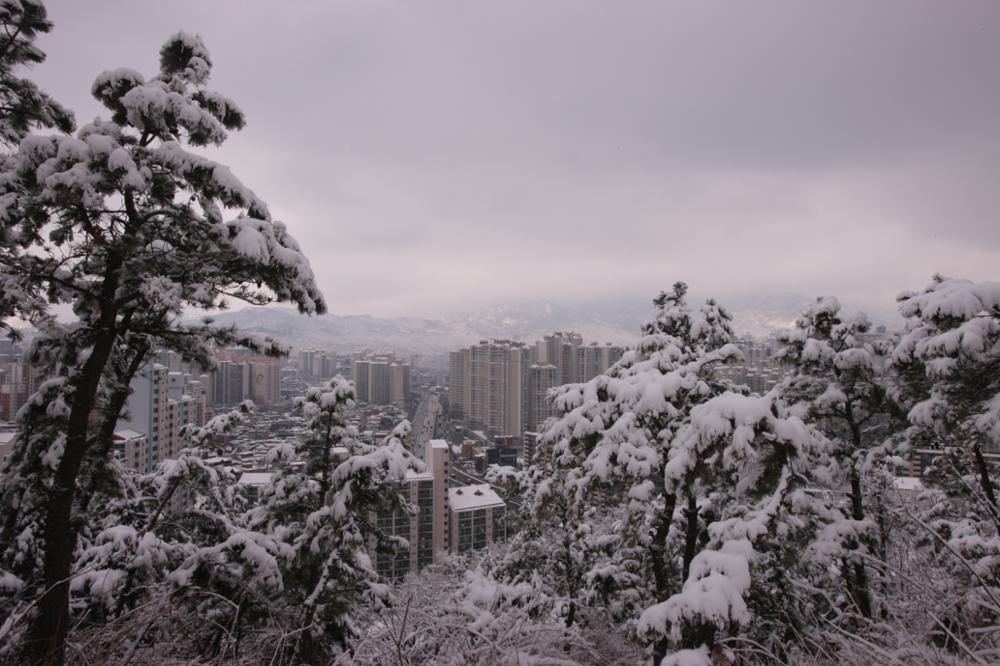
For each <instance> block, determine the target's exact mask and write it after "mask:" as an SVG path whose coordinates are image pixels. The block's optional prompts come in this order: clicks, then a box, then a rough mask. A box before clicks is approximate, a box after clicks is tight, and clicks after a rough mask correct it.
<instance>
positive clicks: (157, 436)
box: [117, 363, 207, 472]
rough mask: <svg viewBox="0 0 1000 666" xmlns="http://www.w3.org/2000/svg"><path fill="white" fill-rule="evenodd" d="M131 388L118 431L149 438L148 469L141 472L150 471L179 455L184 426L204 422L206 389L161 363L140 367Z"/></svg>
mask: <svg viewBox="0 0 1000 666" xmlns="http://www.w3.org/2000/svg"><path fill="white" fill-rule="evenodd" d="M131 388H132V395H130V396H129V399H128V403H127V406H126V418H122V419H119V421H118V428H117V430H120V431H124V430H130V431H133V432H134V433H138V434H140V435H143V436H145V437H146V447H147V449H146V456H145V469H141V470H138V471H143V472H149V471H152V470H153V468H154V467H156V465H157V464H158V463H159V462H160V461H162V460H166V459H167V458H173V457H175V456H176V455H177V453H178V451H179V450H180V445H181V442H180V437H179V434H178V433H179V431H180V429H181V427H182V426H184V425H187V424H194V425H204V423H205V420H206V417H207V407H206V405H205V396H206V391H205V387H204V386H203V385H202V383H201V382H199V381H197V380H193V379H191V378H190V376H188V375H184V374H182V373H179V372H175V373H171V372H170V371H169V369H168V368H167V367H166V366H164V365H160V364H158V363H153V364H150V365H147V366H146V367H145V368H143V369H142V370H140V371H139V373H138V375H136V377H135V378H134V379H133V380H132V384H131ZM133 458H134V456H133Z"/></svg>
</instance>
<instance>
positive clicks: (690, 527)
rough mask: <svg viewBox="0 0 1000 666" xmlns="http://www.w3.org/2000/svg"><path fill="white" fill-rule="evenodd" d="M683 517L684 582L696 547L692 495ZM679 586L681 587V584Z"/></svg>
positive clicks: (696, 521)
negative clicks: (684, 522) (684, 525)
mask: <svg viewBox="0 0 1000 666" xmlns="http://www.w3.org/2000/svg"><path fill="white" fill-rule="evenodd" d="M684 517H685V518H686V519H687V534H686V535H685V538H684V581H686V580H687V578H688V573H689V572H690V571H691V561H692V560H694V556H695V552H696V550H697V547H698V500H697V499H696V498H695V496H694V493H691V494H689V495H688V505H687V508H686V509H685V510H684ZM681 584H682V585H683V582H682V583H681Z"/></svg>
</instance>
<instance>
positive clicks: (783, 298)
mask: <svg viewBox="0 0 1000 666" xmlns="http://www.w3.org/2000/svg"><path fill="white" fill-rule="evenodd" d="M699 300H700V299H695V298H692V303H697V302H698V301H699ZM809 302H810V299H808V298H806V297H804V296H799V295H795V294H786V295H770V296H766V297H752V298H743V299H733V302H732V303H731V304H730V303H724V305H727V306H728V307H729V308H730V310H731V312H732V313H733V318H734V328H735V330H736V332H737V333H738V334H740V335H752V336H754V337H763V336H766V335H768V334H769V333H771V332H773V331H775V330H778V329H782V328H788V327H790V326H792V325H794V322H795V319H796V318H797V317H798V314H799V313H800V312H801V310H802V309H803V308H804V307H805V306H806V305H808V304H809ZM847 309H848V310H849V311H850V308H847ZM652 312H653V307H652V303H651V302H644V301H634V302H626V301H607V302H597V303H589V304H585V305H574V306H567V305H558V304H555V303H551V302H548V301H537V302H526V303H516V304H503V305H496V306H493V307H490V308H485V309H483V310H480V311H477V312H470V313H465V314H459V315H453V316H450V317H447V318H440V319H432V318H424V317H384V318H383V317H373V316H371V315H337V314H327V315H321V316H318V317H307V316H303V315H300V314H298V312H296V311H295V310H293V309H291V308H284V307H268V308H262V307H249V308H244V309H242V310H235V311H231V312H224V313H220V314H217V315H215V316H214V319H215V321H216V322H218V323H220V324H230V323H232V324H236V325H237V326H239V327H240V328H242V329H244V330H246V331H248V332H253V333H257V334H262V335H269V336H272V337H274V338H277V339H279V340H281V341H283V342H285V343H287V344H290V345H292V346H294V347H297V348H312V347H317V348H326V349H332V350H335V351H339V352H350V351H357V350H361V349H365V348H379V349H391V350H394V351H398V352H401V353H408V354H428V355H436V354H443V353H446V352H449V351H453V350H456V349H459V348H461V347H463V346H466V345H469V344H471V343H474V342H477V341H479V340H484V339H487V338H506V339H512V340H520V341H524V342H529V343H530V342H534V341H536V340H539V339H541V338H542V337H543V336H545V335H548V334H550V333H552V332H554V331H575V332H577V333H579V334H580V335H582V336H583V339H584V341H585V342H587V343H590V342H598V343H604V342H610V343H614V344H627V343H629V342H631V341H633V340H635V339H636V338H637V337H638V335H639V327H640V325H641V324H642V322H643V321H645V320H646V319H648V318H649V317H650V316H651V315H652ZM873 319H874V321H875V322H876V323H885V322H887V321H888V316H887V315H886V313H881V314H880V315H878V316H873Z"/></svg>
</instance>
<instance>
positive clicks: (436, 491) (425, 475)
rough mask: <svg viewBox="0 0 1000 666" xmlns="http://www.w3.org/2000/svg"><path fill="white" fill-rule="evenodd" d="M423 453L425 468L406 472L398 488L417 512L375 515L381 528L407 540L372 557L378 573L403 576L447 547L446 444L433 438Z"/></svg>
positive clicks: (433, 559)
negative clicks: (395, 549) (393, 550)
mask: <svg viewBox="0 0 1000 666" xmlns="http://www.w3.org/2000/svg"><path fill="white" fill-rule="evenodd" d="M422 455H423V460H424V463H425V465H426V469H425V470H424V471H423V472H412V471H411V472H409V473H408V474H407V475H406V481H404V482H403V484H402V487H401V491H402V494H403V496H404V497H406V499H407V500H408V501H409V502H410V503H411V504H414V505H416V506H417V513H416V514H415V515H414V514H411V513H409V512H406V511H397V512H387V513H382V514H379V515H378V516H377V521H378V526H379V528H380V529H381V530H383V531H385V532H387V533H390V534H393V535H395V536H399V537H402V538H404V539H406V540H407V542H408V543H409V548H408V549H402V550H400V551H398V552H396V553H394V554H393V553H380V554H379V555H378V556H377V557H376V558H375V566H376V570H377V571H378V573H379V575H382V576H386V577H388V578H402V577H403V576H405V575H406V574H408V573H410V572H416V571H418V570H419V569H421V568H423V567H425V566H427V565H429V564H433V563H434V562H436V561H437V560H438V559H439V558H440V557H441V556H442V555H443V554H444V553H445V552H446V551H447V549H448V541H447V539H448V531H447V521H448V506H447V497H448V495H447V492H448V491H447V485H448V444H447V442H445V441H444V440H441V439H433V440H431V441H429V442H428V443H427V445H426V447H425V448H424V451H423V454H422ZM372 545H374V544H372Z"/></svg>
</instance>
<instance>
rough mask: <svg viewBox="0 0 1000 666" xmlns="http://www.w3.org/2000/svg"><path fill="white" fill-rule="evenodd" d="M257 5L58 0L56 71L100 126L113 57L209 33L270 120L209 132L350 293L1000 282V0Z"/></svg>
mask: <svg viewBox="0 0 1000 666" xmlns="http://www.w3.org/2000/svg"><path fill="white" fill-rule="evenodd" d="M235 8H236V6H235V5H233V4H231V3H225V2H219V3H204V4H193V3H191V4H174V3H171V4H170V6H161V5H155V4H146V3H125V2H108V3H101V4H99V5H93V4H90V3H88V4H86V5H84V4H80V3H70V2H64V1H63V2H53V3H50V6H49V14H50V17H51V18H52V20H53V21H54V22H55V24H56V28H55V30H54V31H53V32H52V33H51V34H49V35H44V36H43V37H42V38H41V39H40V40H39V43H40V45H41V47H42V48H43V49H44V50H45V51H46V52H47V53H48V60H47V61H46V62H45V63H43V64H42V65H40V66H38V67H36V68H34V70H33V71H32V75H33V76H34V77H35V78H36V79H37V81H38V82H39V84H40V85H41V86H42V88H43V89H45V90H48V91H49V92H51V93H52V94H53V95H54V96H56V97H57V98H58V99H61V100H62V101H63V102H64V103H65V104H66V105H67V106H69V107H70V108H73V109H75V111H76V113H77V117H78V119H79V120H80V121H81V122H88V121H89V120H91V119H92V118H93V117H94V116H96V115H99V114H100V115H105V114H104V112H103V110H102V109H100V107H99V105H98V104H97V103H96V102H95V101H94V100H93V99H92V98H91V97H90V95H89V83H88V82H90V81H92V80H93V79H94V77H95V76H96V75H97V74H98V73H99V72H100V71H102V70H105V69H111V68H116V67H131V68H134V69H136V70H138V71H140V72H144V73H146V72H149V71H152V70H153V67H154V65H155V58H156V53H155V49H151V48H150V46H149V45H150V44H157V43H159V42H161V41H162V40H163V39H164V38H165V37H166V36H167V35H168V34H170V33H172V32H173V31H175V30H177V29H187V30H191V31H196V32H198V33H199V34H201V35H202V37H203V38H204V40H205V42H206V43H207V45H208V47H209V48H210V49H211V52H212V54H213V58H214V60H216V61H217V66H216V68H215V71H214V73H213V85H214V86H216V87H218V88H219V89H220V90H221V91H223V92H225V93H227V94H230V95H232V96H233V97H234V98H235V99H237V100H239V103H240V106H241V107H242V108H243V109H244V111H245V112H246V114H247V121H248V124H247V128H246V130H245V131H243V132H237V133H234V134H233V136H232V138H231V139H230V141H229V142H228V143H227V144H226V146H225V147H224V148H222V149H212V150H209V151H206V152H207V153H208V154H210V155H211V156H212V157H213V158H216V159H219V160H221V161H222V162H224V163H227V164H231V165H233V167H234V169H235V171H236V172H237V175H239V176H240V177H242V178H243V179H244V181H245V182H246V183H247V184H248V185H249V186H250V187H252V188H254V189H255V191H257V192H258V193H259V194H260V195H261V196H263V197H264V198H265V199H266V200H268V201H271V202H273V203H274V205H275V207H274V210H273V212H274V214H275V216H276V217H278V218H279V219H282V220H284V221H285V222H287V223H288V224H289V226H290V228H292V229H294V231H295V235H296V237H297V238H298V239H299V241H300V242H301V243H302V246H303V247H305V248H308V250H309V251H308V256H309V259H310V261H311V263H312V265H313V267H314V270H315V271H316V274H317V279H318V282H319V284H320V286H321V287H322V288H323V290H324V292H325V294H326V296H327V299H328V301H329V303H330V305H331V310H332V311H334V312H341V313H367V314H372V315H374V316H402V315H406V316H436V315H438V314H440V313H442V312H444V311H446V310H449V309H452V310H454V309H469V308H470V307H474V304H476V303H481V302H504V301H512V302H518V301H523V300H527V299H530V298H532V297H533V296H534V295H536V294H538V293H539V285H542V284H544V285H545V287H546V289H545V291H544V293H545V296H546V297H547V298H551V299H552V300H554V301H566V302H570V301H579V300H582V299H585V298H590V297H594V298H599V299H616V298H622V297H626V296H639V297H642V298H643V299H647V298H651V297H652V296H654V295H655V294H656V293H657V292H658V291H659V290H660V289H665V288H668V287H669V285H670V284H672V283H673V282H674V281H676V280H685V281H687V282H688V283H689V284H691V285H692V289H693V290H694V291H696V292H699V293H708V294H711V295H714V296H716V297H718V298H720V299H722V300H725V299H727V298H730V297H731V296H732V295H733V293H734V291H736V290H737V289H738V290H741V291H743V292H750V293H753V292H758V293H765V294H766V293H774V292H776V291H784V290H785V285H787V284H789V283H794V284H795V285H796V288H797V290H799V291H801V293H803V294H804V295H806V296H810V297H811V296H815V295H820V294H832V295H835V296H837V297H838V298H840V299H841V300H842V301H844V302H851V303H857V306H858V307H863V308H866V309H871V308H873V307H875V306H881V305H883V304H890V305H891V303H892V299H893V297H894V296H895V295H896V294H897V293H898V292H900V291H903V290H915V289H921V288H923V287H924V286H925V285H926V284H927V283H928V282H929V281H930V278H931V273H933V272H935V271H939V272H942V273H944V274H948V275H954V276H959V277H968V278H971V279H990V278H993V277H994V275H993V274H992V272H993V271H994V266H996V264H997V260H998V259H1000V236H998V233H997V232H996V230H995V229H996V225H995V223H994V219H995V213H994V211H995V210H996V208H997V204H998V201H997V198H996V197H997V194H996V189H995V188H994V187H992V183H991V174H994V173H996V172H997V170H998V168H1000V164H998V162H997V160H998V159H1000V158H998V157H997V156H998V155H1000V151H998V150H997V148H998V141H1000V139H998V137H1000V113H998V110H1000V90H998V89H997V87H996V86H995V85H993V84H992V82H993V78H994V74H993V63H995V62H996V61H997V60H998V58H1000V20H998V19H1000V6H998V5H996V4H995V3H963V5H962V11H952V8H951V7H949V6H946V5H942V4H937V3H924V2H919V3H917V2H906V3H902V4H897V3H880V4H879V5H870V4H868V3H857V4H855V5H853V6H852V7H849V8H845V5H843V4H842V3H838V4H837V6H826V7H808V8H806V7H803V6H800V5H797V4H795V3H774V4H769V5H767V6H761V5H753V6H751V5H747V6H745V7H731V6H726V7H722V6H715V5H711V4H703V5H691V6H687V7H685V8H683V9H682V8H678V7H677V6H674V5H669V4H661V3H649V4H634V5H633V7H632V8H631V11H630V12H628V13H624V12H612V11H610V9H605V8H603V7H602V6H600V5H597V4H591V3H572V5H569V4H562V3H549V4H547V5H545V6H544V7H535V6H533V7H532V8H531V12H529V13H528V14H525V11H524V10H525V9H527V7H526V6H518V5H517V3H512V4H508V3H504V5H502V6H501V5H497V4H494V5H491V6H489V7H488V8H483V7H480V8H478V9H471V8H464V7H462V6H460V5H454V4H449V3H429V4H428V3H422V4H421V5H419V6H418V5H405V4H399V5H397V4H393V3H365V4H364V5H352V6H349V5H342V4H328V3H311V4H309V3H296V5H294V6H293V7H283V8H281V10H280V11H276V10H275V8H274V7H270V6H249V5H247V6H244V5H240V6H239V11H234V9H235ZM904 9H905V11H903V10H904ZM525 16H527V17H528V19H527V20H526V19H525ZM122 22H125V23H128V24H129V25H130V26H132V27H131V28H130V30H129V31H127V32H121V31H119V30H118V28H117V26H118V25H120V24H121V23H122ZM692 35H697V36H698V38H697V39H694V38H692ZM890 36H891V39H890V38H889V37H890ZM258 44H267V45H268V46H267V48H259V47H258V46H257V45H258ZM928 44H933V45H934V48H928ZM595 45H600V46H601V48H593V47H594V46H595ZM262 81H267V85H261V82H262ZM307 100H308V103H305V102H306V101H307ZM637 238H642V239H643V240H642V242H637V241H636V240H635V239H637ZM376 267H381V268H379V269H376ZM359 275H364V276H365V279H363V280H359V279H357V276H359ZM498 276H499V278H500V279H498ZM400 277H404V278H405V279H400Z"/></svg>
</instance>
